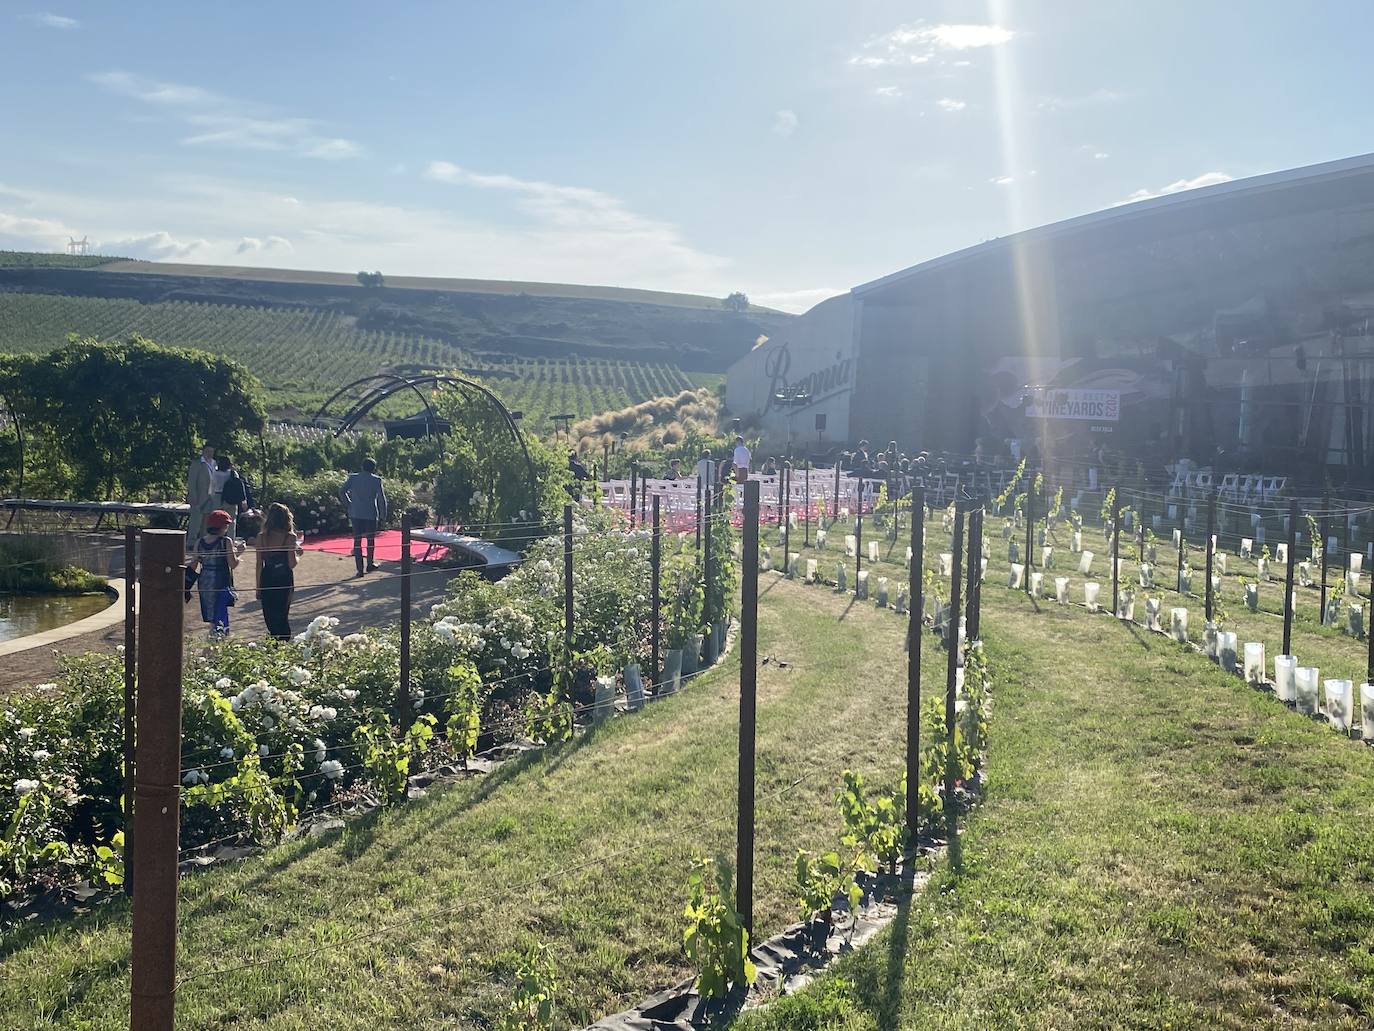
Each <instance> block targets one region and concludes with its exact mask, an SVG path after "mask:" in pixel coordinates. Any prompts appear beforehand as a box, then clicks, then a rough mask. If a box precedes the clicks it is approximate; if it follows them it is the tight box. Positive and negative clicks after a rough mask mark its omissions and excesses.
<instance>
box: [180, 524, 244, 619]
mask: <svg viewBox="0 0 1374 1031" xmlns="http://www.w3.org/2000/svg"><path fill="white" fill-rule="evenodd" d="M230 522H231V519H230V516H229V513H228V512H226V511H225V510H224V509H222V508H217V509H215V510H214V511H213V512H211V513H210V514H209V515H207V516H206V517H205V533H204V535H202V536H201V537H200V538H199V539H198V540H197V541H196V543H195V546H194V548H193V549H192V552H191V554H192V559H191V568H193V569H195V570H196V571H197V572H198V573H199V574H200V576H199V578H198V579H197V580H196V589H197V590H198V591H199V593H200V618H201V619H203V620H204V621H205V622H206V623H209V624H210V636H211V637H212V638H217V637H223V636H224V635H225V634H227V633H228V632H229V606H231V605H233V604H234V602H235V601H237V600H238V598H237V597H236V596H235V594H234V569H235V568H236V567H237V566H238V564H239V555H238V549H237V547H236V546H235V544H234V542H233V541H231V540H229V538H228V537H226V536H225V530H227V529H228V528H229V524H230Z"/></svg>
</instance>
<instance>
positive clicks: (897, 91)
mask: <svg viewBox="0 0 1374 1031" xmlns="http://www.w3.org/2000/svg"><path fill="white" fill-rule="evenodd" d="M873 95H874V96H876V97H900V96H901V95H902V87H900V86H877V87H875V88H874V90H873Z"/></svg>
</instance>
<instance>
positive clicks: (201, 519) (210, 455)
mask: <svg viewBox="0 0 1374 1031" xmlns="http://www.w3.org/2000/svg"><path fill="white" fill-rule="evenodd" d="M214 468H215V449H214V448H212V447H211V446H210V445H209V444H206V445H205V446H204V447H203V448H201V449H200V457H199V458H195V459H192V461H191V467H190V468H189V469H187V470H186V504H188V505H190V506H191V511H190V512H189V513H188V515H187V519H186V548H187V550H190V549H192V548H194V547H195V546H196V541H198V540H200V538H201V536H202V535H203V534H204V533H205V517H206V516H207V515H209V514H210V513H211V512H212V511H213V510H214V508H215V495H214V491H213V488H212V482H213V479H214V477H213V475H212V471H213V470H214Z"/></svg>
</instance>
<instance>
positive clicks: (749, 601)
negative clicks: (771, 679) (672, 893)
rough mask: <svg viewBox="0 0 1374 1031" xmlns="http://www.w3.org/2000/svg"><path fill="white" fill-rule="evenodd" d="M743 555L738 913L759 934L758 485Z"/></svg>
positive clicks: (748, 498) (747, 491)
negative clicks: (756, 769) (756, 905)
mask: <svg viewBox="0 0 1374 1031" xmlns="http://www.w3.org/2000/svg"><path fill="white" fill-rule="evenodd" d="M741 536H742V537H743V542H742V545H741V547H742V549H743V553H744V570H743V579H742V580H741V582H740V616H739V618H740V630H739V818H738V823H737V825H736V839H735V908H736V909H738V910H739V913H740V917H741V919H742V921H743V923H744V926H745V927H746V928H748V930H749V934H750V937H752V936H753V933H754V729H755V727H754V724H755V702H756V698H757V693H758V658H759V481H758V480H749V481H748V482H747V483H745V485H744V525H743V526H742V527H741Z"/></svg>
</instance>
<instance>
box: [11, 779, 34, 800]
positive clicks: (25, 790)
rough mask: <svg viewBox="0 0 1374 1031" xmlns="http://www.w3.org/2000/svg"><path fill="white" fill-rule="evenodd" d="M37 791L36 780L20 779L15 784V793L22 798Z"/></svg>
mask: <svg viewBox="0 0 1374 1031" xmlns="http://www.w3.org/2000/svg"><path fill="white" fill-rule="evenodd" d="M37 790H38V781H36V780H27V779H25V778H23V777H20V778H19V779H18V780H16V781H15V782H14V793H15V794H16V795H18V796H19V797H20V798H23V797H24V796H25V795H28V794H31V793H33V792H35V791H37Z"/></svg>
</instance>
